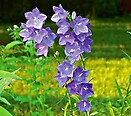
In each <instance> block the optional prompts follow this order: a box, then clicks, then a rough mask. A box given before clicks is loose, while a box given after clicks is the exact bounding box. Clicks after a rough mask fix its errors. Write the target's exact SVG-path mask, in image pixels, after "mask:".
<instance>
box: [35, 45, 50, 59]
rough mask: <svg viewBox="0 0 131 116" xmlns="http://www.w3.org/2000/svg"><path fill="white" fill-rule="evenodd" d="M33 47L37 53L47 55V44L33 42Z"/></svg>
mask: <svg viewBox="0 0 131 116" xmlns="http://www.w3.org/2000/svg"><path fill="white" fill-rule="evenodd" d="M35 48H36V49H37V54H38V55H44V56H45V57H46V56H47V53H48V46H45V45H43V44H42V43H37V44H35Z"/></svg>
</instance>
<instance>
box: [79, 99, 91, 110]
mask: <svg viewBox="0 0 131 116" xmlns="http://www.w3.org/2000/svg"><path fill="white" fill-rule="evenodd" d="M77 106H78V108H79V111H80V112H83V111H87V112H90V109H91V104H90V103H89V102H88V101H87V100H82V101H80V102H79V103H77Z"/></svg>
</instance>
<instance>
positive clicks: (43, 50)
mask: <svg viewBox="0 0 131 116" xmlns="http://www.w3.org/2000/svg"><path fill="white" fill-rule="evenodd" d="M25 18H26V19H27V22H26V23H22V25H21V26H22V30H21V31H20V33H19V35H20V36H21V37H23V41H29V40H33V41H35V43H36V44H35V48H36V49H37V54H38V55H44V56H47V53H48V48H49V47H51V46H52V44H53V41H54V39H55V38H56V34H54V33H53V32H52V31H51V29H50V27H47V28H45V29H44V28H43V24H44V23H45V20H46V19H47V16H46V15H45V14H42V13H40V11H39V10H38V8H35V9H33V10H32V12H27V13H25Z"/></svg>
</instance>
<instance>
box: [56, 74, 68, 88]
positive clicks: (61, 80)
mask: <svg viewBox="0 0 131 116" xmlns="http://www.w3.org/2000/svg"><path fill="white" fill-rule="evenodd" d="M55 79H56V80H57V81H58V82H59V86H60V87H62V86H63V85H64V84H65V83H66V82H67V81H68V80H69V79H70V78H69V77H64V78H63V77H61V76H60V74H58V75H57V76H55Z"/></svg>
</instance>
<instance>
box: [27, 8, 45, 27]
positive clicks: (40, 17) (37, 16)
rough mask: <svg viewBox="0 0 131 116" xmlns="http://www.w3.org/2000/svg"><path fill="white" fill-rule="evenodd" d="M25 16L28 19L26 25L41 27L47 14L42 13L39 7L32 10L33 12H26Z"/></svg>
mask: <svg viewBox="0 0 131 116" xmlns="http://www.w3.org/2000/svg"><path fill="white" fill-rule="evenodd" d="M25 18H26V19H27V22H26V26H27V27H34V28H35V29H41V28H42V26H43V24H44V22H45V20H46V19H47V16H46V15H45V14H42V13H40V11H39V9H38V8H35V9H33V10H32V12H27V13H25Z"/></svg>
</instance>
